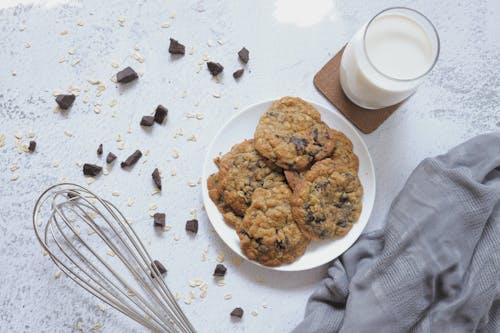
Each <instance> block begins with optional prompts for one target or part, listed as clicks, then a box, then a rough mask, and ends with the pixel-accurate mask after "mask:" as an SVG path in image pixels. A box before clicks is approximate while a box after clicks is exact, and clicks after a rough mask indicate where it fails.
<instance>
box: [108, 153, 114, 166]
mask: <svg viewBox="0 0 500 333" xmlns="http://www.w3.org/2000/svg"><path fill="white" fill-rule="evenodd" d="M114 160H116V155H115V154H113V153H112V152H109V153H108V156H106V163H108V164H110V163H112V162H113V161H114Z"/></svg>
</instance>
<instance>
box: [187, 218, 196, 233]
mask: <svg viewBox="0 0 500 333" xmlns="http://www.w3.org/2000/svg"><path fill="white" fill-rule="evenodd" d="M186 230H187V231H191V232H192V233H195V234H196V233H197V232H198V220H197V219H193V220H189V221H186Z"/></svg>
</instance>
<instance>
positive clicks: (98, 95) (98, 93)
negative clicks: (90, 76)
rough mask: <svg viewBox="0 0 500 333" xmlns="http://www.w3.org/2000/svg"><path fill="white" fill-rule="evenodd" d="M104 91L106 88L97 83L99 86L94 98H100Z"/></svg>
mask: <svg viewBox="0 0 500 333" xmlns="http://www.w3.org/2000/svg"><path fill="white" fill-rule="evenodd" d="M104 90H106V86H105V85H104V84H102V83H99V85H98V86H97V93H96V96H97V97H100V96H101V95H102V94H103V93H104Z"/></svg>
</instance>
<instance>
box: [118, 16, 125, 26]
mask: <svg viewBox="0 0 500 333" xmlns="http://www.w3.org/2000/svg"><path fill="white" fill-rule="evenodd" d="M125 20H126V18H125V16H123V15H120V16H119V17H118V24H119V25H120V27H123V26H125Z"/></svg>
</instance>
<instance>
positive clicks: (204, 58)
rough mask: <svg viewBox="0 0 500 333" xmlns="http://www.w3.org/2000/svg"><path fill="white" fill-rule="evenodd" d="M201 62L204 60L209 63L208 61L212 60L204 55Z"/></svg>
mask: <svg viewBox="0 0 500 333" xmlns="http://www.w3.org/2000/svg"><path fill="white" fill-rule="evenodd" d="M201 60H202V61H204V62H207V61H209V60H210V58H209V57H208V54H203V55H202V56H201Z"/></svg>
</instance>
